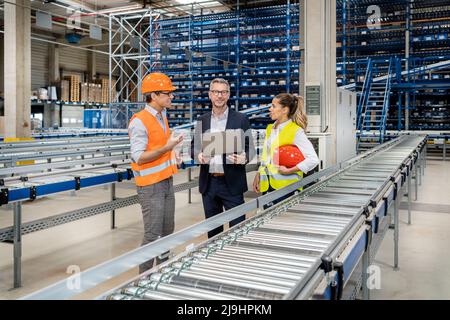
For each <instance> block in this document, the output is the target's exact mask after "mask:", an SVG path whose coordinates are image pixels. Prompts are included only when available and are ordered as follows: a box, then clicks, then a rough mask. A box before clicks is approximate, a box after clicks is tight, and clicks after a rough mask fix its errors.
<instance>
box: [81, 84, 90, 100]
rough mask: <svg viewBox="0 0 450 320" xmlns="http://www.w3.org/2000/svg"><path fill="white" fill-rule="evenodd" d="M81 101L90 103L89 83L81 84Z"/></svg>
mask: <svg viewBox="0 0 450 320" xmlns="http://www.w3.org/2000/svg"><path fill="white" fill-rule="evenodd" d="M81 101H82V102H89V84H88V83H87V82H83V83H82V84H81Z"/></svg>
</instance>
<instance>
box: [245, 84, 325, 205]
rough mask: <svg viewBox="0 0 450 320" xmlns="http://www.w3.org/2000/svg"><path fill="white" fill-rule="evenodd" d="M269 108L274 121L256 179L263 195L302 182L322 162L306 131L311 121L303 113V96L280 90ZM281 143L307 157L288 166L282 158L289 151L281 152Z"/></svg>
mask: <svg viewBox="0 0 450 320" xmlns="http://www.w3.org/2000/svg"><path fill="white" fill-rule="evenodd" d="M269 111H270V117H271V119H272V120H274V121H275V122H274V123H273V124H269V125H268V126H267V128H266V137H265V139H264V146H263V154H262V159H261V165H260V167H259V170H258V173H257V174H256V176H255V179H254V181H253V190H254V191H256V192H262V193H264V194H265V193H267V192H270V191H273V190H278V189H281V188H283V187H286V186H288V185H290V184H292V183H295V182H297V181H299V180H300V179H302V177H303V174H304V173H308V172H309V171H311V170H313V169H314V168H315V167H316V166H317V165H318V164H319V158H318V157H317V154H316V151H315V150H314V147H313V146H312V144H311V142H310V141H309V140H308V138H307V137H306V134H305V130H306V127H307V124H308V120H307V117H306V115H305V113H304V108H303V98H302V97H297V96H295V95H292V94H289V93H281V94H279V95H277V96H276V97H275V98H274V99H273V100H272V106H271V107H270V108H269ZM282 146H290V147H291V146H296V147H297V148H298V149H299V150H300V151H301V152H300V153H301V154H303V157H304V160H303V161H301V160H300V161H299V163H297V164H296V165H294V166H292V167H286V166H285V165H283V163H286V160H287V159H283V158H282V157H283V156H284V157H285V158H286V154H284V155H280V154H281V151H280V150H281V148H279V147H282ZM279 151H280V152H279ZM289 155H290V154H288V156H289ZM291 156H293V155H291ZM294 193H295V191H293V192H292V193H290V194H288V195H286V196H284V197H282V198H280V199H277V200H276V201H274V202H273V204H275V203H277V202H280V201H282V200H284V199H286V198H288V197H290V196H291V195H293V194H294Z"/></svg>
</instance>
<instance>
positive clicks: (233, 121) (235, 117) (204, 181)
mask: <svg viewBox="0 0 450 320" xmlns="http://www.w3.org/2000/svg"><path fill="white" fill-rule="evenodd" d="M200 123H201V126H200V125H199V124H200ZM200 128H201V132H200ZM210 129H211V112H208V113H205V114H204V115H202V116H200V117H199V118H198V119H197V125H196V126H195V132H194V138H193V139H192V141H191V157H192V159H194V162H195V163H198V154H199V153H200V152H201V145H202V144H201V136H202V133H205V132H206V131H208V130H210ZM226 129H242V130H243V131H244V133H245V132H247V133H248V134H246V135H245V137H244V139H245V141H244V144H243V145H244V146H245V147H244V148H245V153H246V156H247V161H246V163H248V162H250V161H251V160H252V159H253V157H254V155H255V147H254V143H253V139H252V136H251V134H250V130H249V129H250V122H249V121H248V119H247V117H246V116H245V115H244V114H242V113H240V112H237V111H234V110H232V109H229V111H228V119H227V124H226ZM223 163H224V165H223V166H224V173H225V181H226V183H227V186H228V189H229V191H230V193H231V194H232V195H238V194H243V193H244V192H246V191H247V190H248V188H247V175H246V171H245V165H242V164H226V160H225V155H223ZM209 183H210V175H209V165H208V164H203V165H200V176H199V191H200V193H202V194H204V193H205V192H206V191H207V190H208V187H209Z"/></svg>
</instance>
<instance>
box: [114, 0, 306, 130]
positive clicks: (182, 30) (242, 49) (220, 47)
mask: <svg viewBox="0 0 450 320" xmlns="http://www.w3.org/2000/svg"><path fill="white" fill-rule="evenodd" d="M188 11H189V10H188ZM199 11H200V14H199V15H193V14H188V15H186V16H183V17H177V18H167V17H166V16H164V15H163V14H160V13H158V12H157V11H151V10H148V11H145V12H140V13H139V14H134V15H133V14H129V15H126V16H125V15H124V14H120V15H112V17H113V18H112V19H113V20H114V22H115V23H116V24H121V25H123V28H122V30H121V31H120V30H119V31H117V32H116V34H113V32H111V34H110V35H111V37H110V38H111V39H110V43H111V46H110V50H111V66H112V71H115V70H120V71H121V73H123V75H121V76H120V77H119V81H118V82H119V86H120V87H119V88H118V93H119V94H118V97H117V99H116V102H117V103H113V104H112V105H111V107H112V108H113V109H117V110H118V111H114V110H113V112H112V113H113V119H114V118H115V117H114V114H116V115H117V117H116V119H118V118H120V119H123V121H124V123H123V124H122V127H124V126H125V125H126V122H125V119H129V117H130V115H131V114H132V112H130V110H133V111H134V110H138V109H139V108H141V107H142V105H143V103H129V102H127V101H130V100H131V99H130V97H131V94H132V92H130V90H129V84H130V83H132V84H133V85H132V86H133V87H134V88H135V90H136V91H138V97H141V94H140V92H139V87H140V85H139V84H140V80H139V79H142V77H143V76H144V75H145V74H147V73H149V72H153V71H159V72H164V73H166V74H168V75H169V76H170V77H171V78H172V80H173V82H174V85H175V86H176V87H177V88H178V89H177V91H176V92H175V94H176V97H175V99H174V100H173V104H174V106H175V110H171V111H170V110H169V124H170V125H171V126H177V125H182V124H186V123H190V122H192V121H195V120H196V118H197V117H198V116H199V115H200V114H202V113H204V112H205V111H207V110H209V98H208V86H209V82H210V81H211V80H212V79H214V78H216V77H222V78H225V79H227V80H228V81H229V82H230V85H231V94H230V100H229V104H230V106H232V107H233V108H235V109H237V110H245V109H249V108H254V107H260V106H268V105H269V104H270V103H271V100H272V98H273V96H274V95H275V94H277V93H281V92H295V93H298V92H299V83H300V81H299V78H300V75H299V72H298V70H299V65H300V39H299V4H298V3H294V2H292V1H287V3H286V5H278V6H271V7H263V8H257V9H251V10H250V9H248V10H247V9H245V10H240V9H239V6H237V7H236V9H235V10H233V11H227V12H222V13H215V14H203V11H202V9H200V10H199ZM191 12H194V5H192V7H191ZM111 23H112V22H111ZM130 25H131V26H133V28H131V27H130ZM119 29H120V28H119ZM137 30H141V31H142V33H139V32H137ZM138 33H139V34H138ZM120 34H122V35H121V37H120ZM128 34H129V36H128ZM118 38H120V39H123V40H125V41H122V44H121V45H119V46H115V45H113V44H114V43H115V42H116V41H117V39H118ZM127 38H133V39H135V40H133V41H134V42H140V44H139V46H138V45H137V44H135V48H130V47H129V46H128V45H125V43H126V41H127ZM138 47H139V48H138ZM127 60H128V61H127ZM129 60H134V61H135V62H134V63H135V64H136V65H137V68H134V69H133V68H130V66H131V65H132V63H130V62H129ZM124 66H125V67H124ZM126 67H127V68H128V69H133V70H134V71H132V72H128V71H130V70H127V68H126ZM124 105H127V106H128V107H127V108H124ZM113 122H114V120H113ZM117 126H119V122H118V121H116V125H115V127H117Z"/></svg>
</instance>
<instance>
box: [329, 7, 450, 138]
mask: <svg viewBox="0 0 450 320" xmlns="http://www.w3.org/2000/svg"><path fill="white" fill-rule="evenodd" d="M369 5H375V6H378V7H379V8H380V12H381V17H380V18H381V19H380V28H379V29H374V28H369V27H368V24H367V23H368V22H370V20H369V21H368V18H369V17H370V14H368V13H367V9H368V7H369ZM336 7H337V17H336V20H337V83H338V85H345V84H348V83H352V82H355V84H356V86H355V88H356V90H358V89H360V88H361V84H362V82H363V81H361V80H362V79H361V77H360V74H361V72H360V70H358V65H359V63H360V62H361V61H364V59H367V58H371V59H377V60H380V59H384V60H385V61H389V59H390V58H391V57H396V69H397V71H398V72H397V74H399V73H400V72H401V71H405V70H407V63H408V65H409V70H411V72H410V73H407V74H406V75H404V76H397V77H396V78H395V79H394V81H393V85H392V89H391V96H390V98H391V99H390V101H391V106H390V109H389V115H388V119H387V129H388V130H402V129H404V128H405V122H406V121H405V118H404V114H405V108H407V109H409V113H410V116H409V129H411V130H450V120H449V119H450V117H449V115H450V113H449V111H450V110H449V106H448V96H449V95H450V92H449V88H450V70H449V68H447V69H442V70H439V71H432V72H431V73H430V74H425V73H420V72H419V73H417V72H413V71H414V70H417V69H418V68H419V67H421V66H426V65H430V64H433V63H437V62H440V61H445V60H449V58H450V3H449V2H448V1H446V0H430V1H426V0H416V1H410V0H400V1H387V0H373V1H366V0H338V1H337V5H336ZM407 28H409V31H410V41H409V47H410V52H409V58H408V59H407V57H406V52H405V39H406V36H405V31H406V30H407Z"/></svg>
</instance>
